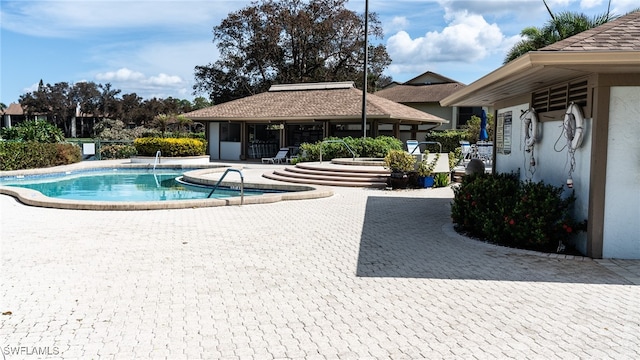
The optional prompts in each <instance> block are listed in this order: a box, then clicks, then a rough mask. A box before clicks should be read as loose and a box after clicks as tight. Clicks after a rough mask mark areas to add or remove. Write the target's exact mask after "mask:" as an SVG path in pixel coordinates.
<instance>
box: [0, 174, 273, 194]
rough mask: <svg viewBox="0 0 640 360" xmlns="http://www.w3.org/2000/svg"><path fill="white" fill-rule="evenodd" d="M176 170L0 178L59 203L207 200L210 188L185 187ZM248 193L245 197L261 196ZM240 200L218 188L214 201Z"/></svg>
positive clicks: (253, 192)
mask: <svg viewBox="0 0 640 360" xmlns="http://www.w3.org/2000/svg"><path fill="white" fill-rule="evenodd" d="M181 175H182V171H181V170H176V169H157V170H155V171H153V170H144V169H143V170H140V169H110V170H100V171H89V172H76V173H67V174H55V175H38V176H25V177H5V178H0V185H4V186H17V187H22V188H28V189H33V190H37V191H39V192H41V193H42V194H43V195H45V196H49V197H52V198H58V199H70V200H92V201H158V200H187V199H205V198H207V196H208V195H209V193H210V192H211V188H208V187H200V186H190V185H183V184H181V183H179V182H177V181H176V178H177V177H180V176H181ZM263 193H264V192H261V191H253V190H252V191H248V190H247V189H245V191H244V195H262V194H263ZM231 196H240V191H239V189H230V188H223V187H220V188H218V189H217V190H216V191H215V193H214V194H213V195H212V196H211V198H225V197H231Z"/></svg>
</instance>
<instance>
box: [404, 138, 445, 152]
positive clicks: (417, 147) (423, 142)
mask: <svg viewBox="0 0 640 360" xmlns="http://www.w3.org/2000/svg"><path fill="white" fill-rule="evenodd" d="M420 144H437V145H439V146H440V152H441V153H442V144H440V143H439V142H437V141H420V142H419V143H418V144H417V145H416V147H414V148H413V150H411V152H410V154H411V155H413V153H414V152H416V149H418V151H420Z"/></svg>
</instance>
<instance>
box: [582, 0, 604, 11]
mask: <svg viewBox="0 0 640 360" xmlns="http://www.w3.org/2000/svg"><path fill="white" fill-rule="evenodd" d="M601 4H602V0H582V1H581V2H580V8H582V9H591V8H594V7H596V6H599V5H601Z"/></svg>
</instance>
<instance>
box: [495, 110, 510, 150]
mask: <svg viewBox="0 0 640 360" xmlns="http://www.w3.org/2000/svg"><path fill="white" fill-rule="evenodd" d="M512 119H513V114H512V112H511V111H505V112H503V113H499V114H498V118H497V120H496V122H497V124H496V149H497V151H498V153H499V154H503V155H508V154H511V123H512Z"/></svg>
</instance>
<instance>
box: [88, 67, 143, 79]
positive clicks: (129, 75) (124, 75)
mask: <svg viewBox="0 0 640 360" xmlns="http://www.w3.org/2000/svg"><path fill="white" fill-rule="evenodd" d="M142 79H144V74H143V73H141V72H137V71H131V70H129V69H127V68H122V69H118V70H116V71H108V72H105V73H98V74H96V80H99V81H125V82H126V81H139V80H142Z"/></svg>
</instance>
